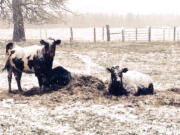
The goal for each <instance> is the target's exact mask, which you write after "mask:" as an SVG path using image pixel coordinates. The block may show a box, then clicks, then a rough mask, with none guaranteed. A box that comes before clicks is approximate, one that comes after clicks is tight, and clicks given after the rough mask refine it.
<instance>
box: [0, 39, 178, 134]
mask: <svg viewBox="0 0 180 135" xmlns="http://www.w3.org/2000/svg"><path fill="white" fill-rule="evenodd" d="M34 42H35V41H34ZM29 44H30V43H29ZM1 50H2V54H1V55H2V58H3V59H1V63H2V64H1V67H2V66H3V62H4V60H5V59H4V55H3V51H4V48H3V47H2V48H1ZM178 52H179V45H178V44H175V45H172V43H152V44H149V43H124V44H122V43H109V44H107V43H105V44H104V43H97V44H91V43H88V44H87V43H74V44H73V45H69V44H68V43H63V45H62V46H61V47H59V48H58V49H57V53H56V58H55V62H54V66H57V65H58V64H60V65H62V66H64V67H65V68H67V69H68V70H70V71H71V72H72V73H73V76H74V77H75V79H74V80H73V81H72V82H71V83H70V84H69V85H67V86H66V87H64V88H61V89H59V90H56V91H49V92H44V93H41V94H39V92H38V91H39V89H38V85H37V80H36V78H35V77H34V76H33V75H25V74H23V78H22V83H23V84H22V85H23V88H24V91H25V93H24V94H23V95H22V94H18V93H16V92H17V87H16V83H15V82H13V90H14V93H11V94H9V93H8V89H7V79H6V75H7V74H6V73H1V78H0V79H1V80H0V81H1V82H0V83H1V92H0V133H1V134H52V135H54V134H62V135H66V134H67V135H69V134H75V135H82V134H91V135H93V134H101V135H105V134H110V135H112V134H114V135H117V134H123V135H124V134H125V135H134V134H137V135H139V134H142V135H144V134H147V135H148V134H149V135H152V134H157V135H159V134H163V135H164V134H173V135H178V134H180V128H179V127H180V89H179V87H180V85H179V80H178V78H179V75H178V73H179V72H178V70H179V68H180V65H179V60H178V59H177V58H178V56H179V54H178ZM157 56H158V57H157ZM122 63H123V64H122ZM116 64H120V65H125V66H127V67H128V68H130V69H137V70H139V71H142V72H144V73H147V74H149V75H151V76H152V78H153V80H154V84H155V91H156V93H155V94H154V95H148V96H139V97H135V96H128V97H127V96H122V97H115V96H111V95H109V94H108V90H107V88H108V82H109V79H110V75H109V74H108V73H106V71H105V68H106V67H109V66H111V65H116ZM165 71H166V72H165ZM74 74H76V75H74ZM30 80H31V81H30ZM178 86H179V87H178Z"/></svg>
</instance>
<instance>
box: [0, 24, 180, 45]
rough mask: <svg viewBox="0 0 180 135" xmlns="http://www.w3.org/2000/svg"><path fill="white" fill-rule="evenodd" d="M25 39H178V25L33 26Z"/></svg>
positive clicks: (4, 36)
mask: <svg viewBox="0 0 180 135" xmlns="http://www.w3.org/2000/svg"><path fill="white" fill-rule="evenodd" d="M25 33H26V38H27V39H47V38H49V37H52V38H55V39H62V40H69V41H70V42H73V41H80V40H81V41H90V42H97V41H122V42H128V41H148V42H151V41H179V40H180V27H146V28H110V26H109V25H107V26H105V27H101V28H100V27H98V28H72V27H71V28H34V29H25ZM12 35H13V29H0V40H11V39H12Z"/></svg>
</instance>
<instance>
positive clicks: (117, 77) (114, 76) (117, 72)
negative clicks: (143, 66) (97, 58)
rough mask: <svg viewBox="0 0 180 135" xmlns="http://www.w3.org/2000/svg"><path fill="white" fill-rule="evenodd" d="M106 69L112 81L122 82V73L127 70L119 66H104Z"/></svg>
mask: <svg viewBox="0 0 180 135" xmlns="http://www.w3.org/2000/svg"><path fill="white" fill-rule="evenodd" d="M106 70H107V71H108V72H109V73H111V81H112V83H118V84H122V74H123V73H126V72H127V71H128V69H127V68H120V67H119V66H115V67H111V68H106Z"/></svg>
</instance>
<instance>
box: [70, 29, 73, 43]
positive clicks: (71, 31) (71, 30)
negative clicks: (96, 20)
mask: <svg viewBox="0 0 180 135" xmlns="http://www.w3.org/2000/svg"><path fill="white" fill-rule="evenodd" d="M70 35H71V37H70V42H72V41H73V29H72V27H70Z"/></svg>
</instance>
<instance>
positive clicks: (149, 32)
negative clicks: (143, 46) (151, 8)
mask: <svg viewBox="0 0 180 135" xmlns="http://www.w3.org/2000/svg"><path fill="white" fill-rule="evenodd" d="M148 31H149V32H148V33H149V34H148V35H149V39H148V40H149V42H151V27H149V30H148Z"/></svg>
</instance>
